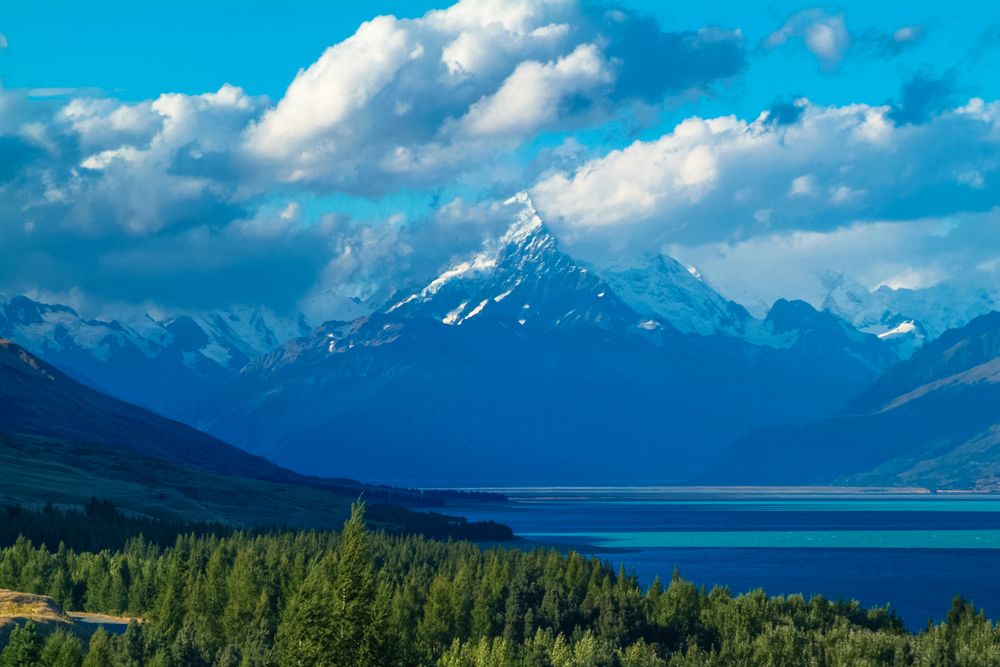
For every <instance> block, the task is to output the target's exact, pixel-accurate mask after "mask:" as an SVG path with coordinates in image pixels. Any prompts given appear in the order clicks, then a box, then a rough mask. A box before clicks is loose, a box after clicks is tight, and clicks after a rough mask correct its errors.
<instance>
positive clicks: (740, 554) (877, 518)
mask: <svg viewBox="0 0 1000 667" xmlns="http://www.w3.org/2000/svg"><path fill="white" fill-rule="evenodd" d="M490 490H491V491H499V492H502V493H505V494H507V496H508V498H509V499H510V502H508V503H504V504H496V505H480V506H475V505H472V506H462V507H461V508H450V509H449V511H451V512H453V513H461V514H463V515H464V516H467V517H469V519H472V520H487V519H492V520H494V521H499V522H502V523H505V524H507V525H509V526H511V527H512V528H513V529H514V531H515V532H516V533H517V534H518V535H519V536H520V537H523V538H525V539H527V540H530V541H534V542H540V543H545V544H554V545H559V546H562V547H564V548H574V549H576V550H577V551H580V552H581V553H585V554H593V555H597V556H599V557H601V558H604V559H607V560H610V561H612V562H614V563H615V564H616V565H617V564H624V565H625V567H626V568H627V569H631V570H633V571H634V572H635V574H636V575H637V576H638V577H639V578H640V580H641V581H642V582H643V583H644V584H649V583H650V582H652V580H653V578H654V577H656V576H657V575H659V576H660V577H661V578H662V579H669V577H670V574H671V572H672V570H673V568H674V567H675V566H676V567H678V568H679V569H680V572H681V574H682V575H683V576H684V577H685V578H687V579H690V580H692V581H694V582H696V583H698V584H704V585H706V586H708V587H711V586H714V585H724V586H728V587H729V588H730V589H731V590H732V591H733V592H734V593H739V592H745V591H748V590H752V589H754V588H763V589H765V590H766V591H767V592H768V593H769V594H772V595H777V594H783V595H784V594H791V593H803V594H805V595H807V596H808V595H812V594H821V595H824V596H826V597H829V598H848V599H857V600H859V601H860V602H861V603H863V604H864V605H866V606H873V605H879V606H881V605H884V604H886V603H889V604H890V605H891V607H892V608H893V609H895V610H896V612H897V613H898V614H899V615H900V616H901V617H902V618H903V620H904V621H905V622H906V624H907V626H908V627H910V628H911V629H918V628H920V627H922V626H923V625H924V624H925V623H926V622H927V620H928V619H934V620H940V619H941V618H943V617H944V615H945V614H946V613H947V611H948V608H949V606H950V604H951V599H952V597H953V596H954V595H955V594H961V595H963V596H965V597H967V598H969V599H972V600H974V601H975V603H976V604H977V605H979V606H982V607H983V608H985V610H986V613H987V615H988V616H990V617H991V618H994V619H996V618H1000V574H998V570H1000V496H993V495H982V494H968V495H960V494H947V495H945V494H936V495H931V494H916V493H914V494H898V493H876V492H870V491H866V492H845V491H843V490H831V489H817V490H811V489H795V490H781V489H771V490H747V489H700V490H689V489H677V488H663V487H657V488H513V489H511V488H508V489H490Z"/></svg>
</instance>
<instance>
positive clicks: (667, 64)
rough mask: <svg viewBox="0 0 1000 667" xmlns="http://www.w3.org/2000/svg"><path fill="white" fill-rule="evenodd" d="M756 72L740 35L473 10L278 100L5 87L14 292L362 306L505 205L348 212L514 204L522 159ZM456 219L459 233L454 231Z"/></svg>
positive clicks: (580, 8)
mask: <svg viewBox="0 0 1000 667" xmlns="http://www.w3.org/2000/svg"><path fill="white" fill-rule="evenodd" d="M649 59H652V60H653V61H655V65H656V66H655V67H653V68H650V67H649V62H648V61H649ZM744 63H745V47H744V42H743V38H742V35H741V34H740V33H739V32H738V31H735V30H725V29H721V28H705V29H700V30H690V31H675V32H669V31H664V30H662V29H661V28H660V27H659V26H658V25H657V24H656V22H655V21H653V20H652V19H649V18H647V17H643V16H640V15H638V14H635V13H633V12H629V11H624V10H612V9H609V6H607V5H603V4H600V3H590V2H582V1H580V0H460V1H459V2H457V4H454V5H453V6H451V7H448V8H446V9H442V10H437V11H432V12H429V13H427V14H426V15H424V16H422V17H419V18H414V19H399V18H396V17H393V16H381V17H377V18H374V19H372V20H370V21H368V22H365V23H364V24H362V25H361V26H360V27H359V28H358V30H357V31H356V32H355V33H354V34H353V35H351V36H350V37H348V38H347V39H345V40H344V41H342V42H340V43H337V44H333V45H332V46H330V47H329V48H328V49H326V51H324V52H323V53H322V54H321V55H320V56H319V58H318V59H317V60H316V61H315V62H313V63H312V64H307V66H306V67H305V68H304V69H302V70H301V71H300V72H299V73H298V75H297V76H296V77H295V78H294V80H292V81H291V82H290V84H289V86H288V88H287V90H286V91H285V92H284V94H282V95H281V96H280V97H279V98H278V99H277V100H270V99H265V98H258V97H252V96H250V95H248V94H247V93H246V92H245V91H244V90H243V89H242V88H240V87H238V86H235V85H229V84H226V85H224V86H222V87H221V88H220V89H218V90H217V91H214V92H209V93H206V94H202V95H186V94H163V95H160V96H158V97H156V98H155V99H149V100H139V101H122V100H118V99H115V98H113V97H111V96H107V95H106V94H103V93H101V92H99V91H86V90H55V89H52V90H44V91H43V90H30V91H29V90H20V91H10V90H4V89H2V88H0V220H3V222H2V223H0V247H2V248H3V261H0V284H2V285H3V287H4V291H8V292H9V291H32V292H34V293H44V292H48V293H55V292H58V293H65V294H68V293H71V292H72V291H73V290H74V289H77V290H83V291H84V292H86V293H90V294H95V293H96V294H103V295H105V297H106V298H107V299H115V300H119V301H127V300H130V299H132V300H141V301H147V300H148V299H150V298H153V299H159V300H162V301H163V302H164V303H165V304H166V303H170V304H173V305H183V304H182V303H181V302H183V301H184V300H185V299H187V300H199V301H202V302H204V301H207V300H213V299H214V300H224V301H225V302H231V301H233V300H234V299H235V300H239V299H247V298H249V299H253V300H259V301H262V302H265V303H267V302H268V301H270V304H269V305H274V306H285V307H289V306H291V305H293V304H295V303H296V302H297V301H299V300H300V299H301V298H302V295H303V294H306V293H308V295H309V296H308V297H307V299H306V300H307V301H308V302H309V303H311V304H314V305H315V304H321V303H322V302H323V300H324V299H325V300H326V302H328V303H332V302H334V301H336V300H337V299H338V298H340V296H342V295H343V294H345V293H346V294H349V295H350V296H353V297H355V298H362V296H364V298H368V297H370V296H371V295H372V294H374V293H375V292H377V291H378V290H384V289H388V287H386V285H393V284H396V283H397V282H400V281H402V280H403V279H404V278H403V273H404V270H405V271H409V270H413V271H420V270H431V269H429V268H428V267H430V265H431V264H432V263H434V262H436V261H441V260H442V258H443V257H445V256H446V255H447V254H448V253H451V252H457V251H458V250H459V249H460V246H462V244H467V245H469V244H471V246H472V247H474V245H475V244H477V243H478V242H479V241H481V234H482V233H483V230H484V229H486V227H488V225H486V223H485V222H482V223H481V224H480V223H475V222H474V221H475V220H478V219H483V220H485V219H487V218H490V215H487V212H488V211H489V210H490V206H491V204H483V205H482V207H483V208H480V207H477V205H473V204H466V203H464V201H462V200H457V201H453V202H452V203H451V204H448V205H447V206H445V207H444V208H443V209H442V210H441V211H439V212H437V213H435V214H433V215H431V216H430V219H420V220H404V219H402V218H399V219H397V218H395V217H393V218H391V219H390V220H385V219H351V218H350V217H349V216H346V215H343V214H339V213H337V205H336V204H335V203H334V204H329V202H330V201H336V199H335V198H336V197H342V198H344V199H347V200H350V199H352V198H377V197H381V196H383V195H386V194H391V193H396V192H400V191H404V190H405V191H415V190H416V191H420V190H423V191H424V192H427V193H431V192H437V191H440V190H441V189H446V188H448V187H452V188H453V189H455V190H457V191H465V192H476V191H480V190H487V189H489V188H491V187H494V184H495V183H496V181H497V180H501V178H502V180H504V181H505V182H515V183H518V185H517V187H521V182H522V181H523V174H524V173H525V171H526V170H530V169H532V168H534V167H533V166H532V165H533V163H532V161H531V159H530V157H529V158H524V157H523V156H518V155H517V153H516V150H517V149H518V148H519V147H520V146H523V145H524V144H525V143H526V142H530V141H533V140H535V139H537V138H538V137H539V136H541V135H545V134H546V133H549V132H553V133H555V132H573V131H576V130H582V129H588V128H592V127H597V126H600V125H601V124H603V123H606V122H608V121H609V120H611V119H614V118H616V117H618V116H620V115H625V114H628V113H629V112H630V109H631V107H632V106H633V105H644V108H656V107H657V105H659V104H661V103H663V102H664V100H665V99H666V98H667V97H668V96H670V95H675V94H679V93H684V92H687V91H696V92H695V94H701V93H708V92H711V91H713V90H714V88H715V87H716V86H717V85H719V84H720V82H725V81H727V80H728V79H729V78H730V77H733V76H735V75H737V74H738V73H740V71H741V70H742V68H743V66H744ZM649 117H652V115H650V116H649ZM567 141H568V140H567ZM566 145H569V144H568V143H567V144H566ZM577 152H578V151H577ZM577 152H574V153H573V155H576V154H577ZM546 155H549V153H546ZM561 155H562V157H561V158H559V159H560V160H563V161H565V160H567V159H569V156H570V153H569V152H566V151H563V152H562V153H561ZM550 157H551V158H552V159H553V160H555V159H556V156H555V152H551V156H550ZM546 159H547V158H546ZM561 163H562V162H560V164H561ZM449 196H451V195H449ZM324 197H330V198H331V199H327V200H325V201H324V200H323V198H324ZM428 197H429V194H428ZM317 201H322V202H323V203H320V204H317V203H316V202H317ZM457 211H461V212H462V215H463V216H464V217H465V222H464V224H461V225H459V224H456V223H454V221H452V222H451V223H449V222H448V220H450V219H453V218H454V216H455V215H456V212H457ZM382 217H383V218H384V217H385V216H382ZM484 225H486V227H484ZM411 248H419V249H420V250H419V252H418V251H413V252H411V251H410V249H411ZM418 256H419V257H418ZM209 277H211V279H209ZM378 277H381V279H380V280H377V278H378ZM376 282H377V283H379V284H378V285H373V283H376ZM338 285H340V287H337V286H338ZM194 286H198V289H193V287H194ZM76 293H79V291H78V292H76ZM226 294H228V295H229V297H226V296H225V295H226ZM365 295H367V296H365ZM140 297H141V299H140ZM202 305H204V304H202ZM315 308H316V309H317V310H321V309H322V307H321V306H319V305H315Z"/></svg>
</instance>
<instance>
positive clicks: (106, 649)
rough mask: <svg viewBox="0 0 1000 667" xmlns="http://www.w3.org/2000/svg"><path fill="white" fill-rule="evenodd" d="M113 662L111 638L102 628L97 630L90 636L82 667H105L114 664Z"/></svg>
mask: <svg viewBox="0 0 1000 667" xmlns="http://www.w3.org/2000/svg"><path fill="white" fill-rule="evenodd" d="M113 660H114V654H113V652H112V647H111V637H109V636H108V633H107V631H106V630H105V629H104V628H98V629H97V632H95V633H94V634H93V635H91V636H90V645H89V646H88V647H87V657H86V658H84V659H83V667H107V665H112V664H114V663H113V662H112V661H113Z"/></svg>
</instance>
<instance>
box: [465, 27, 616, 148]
mask: <svg viewBox="0 0 1000 667" xmlns="http://www.w3.org/2000/svg"><path fill="white" fill-rule="evenodd" d="M612 79H613V75H612V73H611V69H610V67H609V65H608V63H607V61H605V59H604V57H603V56H602V55H601V53H600V51H599V50H598V48H597V47H596V46H595V45H593V44H584V45H581V46H578V47H577V48H576V49H575V50H574V51H573V52H572V53H570V54H569V55H567V56H564V57H562V58H559V59H558V60H556V61H554V62H549V63H539V62H525V63H521V64H520V65H518V66H517V69H515V70H514V72H513V73H512V74H511V75H510V76H509V77H507V79H506V80H505V81H504V82H503V84H502V85H501V86H500V89H499V90H497V92H496V93H494V94H493V95H491V96H489V97H483V98H482V99H481V100H479V101H478V102H476V103H475V104H473V105H472V107H471V108H470V109H469V111H468V112H467V113H466V114H465V116H463V117H462V119H461V121H459V127H460V128H461V131H462V132H463V133H465V134H468V135H469V136H471V137H484V136H485V137H489V136H498V135H500V136H510V135H513V136H515V137H525V136H529V135H531V134H532V133H534V132H537V131H538V130H539V129H540V128H542V127H544V126H545V125H546V124H548V123H552V122H553V121H555V120H557V119H558V118H559V115H560V104H561V102H562V101H563V100H564V99H566V98H567V97H569V96H571V95H576V94H581V93H587V92H590V91H592V90H593V89H594V88H595V87H598V86H601V85H607V84H610V83H611V81H612Z"/></svg>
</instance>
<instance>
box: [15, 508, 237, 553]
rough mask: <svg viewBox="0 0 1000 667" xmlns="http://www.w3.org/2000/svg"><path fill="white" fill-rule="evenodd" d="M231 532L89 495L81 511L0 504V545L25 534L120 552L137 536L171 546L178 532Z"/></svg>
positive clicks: (39, 541)
mask: <svg viewBox="0 0 1000 667" xmlns="http://www.w3.org/2000/svg"><path fill="white" fill-rule="evenodd" d="M232 532H233V528H232V526H227V525H225V524H221V523H184V522H182V521H169V520H165V519H152V518H149V517H139V516H129V515H126V514H122V513H121V512H119V511H118V509H117V508H116V507H115V506H114V504H112V503H111V502H110V501H107V500H101V499H98V498H91V499H90V501H89V502H88V503H87V504H86V506H84V508H83V511H82V512H81V511H77V510H69V509H61V508H58V507H55V506H54V505H52V504H51V503H49V504H47V505H45V507H44V508H43V509H42V510H40V511H32V510H28V509H25V508H23V507H22V506H21V505H18V504H14V503H12V504H7V505H3V506H2V507H0V544H13V543H14V540H16V539H17V538H18V537H20V536H25V537H27V538H28V539H29V540H31V541H32V542H34V543H35V544H59V543H60V542H62V543H63V544H64V545H65V546H66V547H67V548H69V549H74V550H76V551H101V550H102V549H110V550H112V551H120V550H121V549H122V548H124V546H125V543H126V542H128V540H129V539H131V538H133V537H135V536H136V535H143V536H144V537H145V538H146V540H147V541H149V542H152V543H153V544H157V545H160V546H164V547H166V546H170V545H172V544H173V543H174V542H175V541H176V540H177V537H178V536H179V535H189V534H191V533H194V534H198V535H218V536H225V535H229V534H230V533H232Z"/></svg>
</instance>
